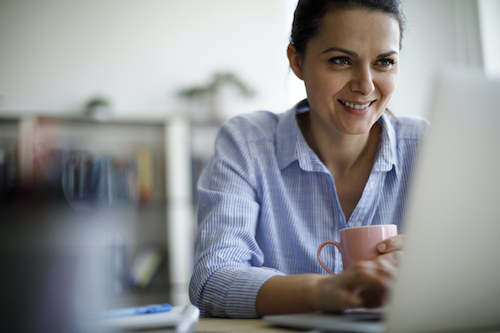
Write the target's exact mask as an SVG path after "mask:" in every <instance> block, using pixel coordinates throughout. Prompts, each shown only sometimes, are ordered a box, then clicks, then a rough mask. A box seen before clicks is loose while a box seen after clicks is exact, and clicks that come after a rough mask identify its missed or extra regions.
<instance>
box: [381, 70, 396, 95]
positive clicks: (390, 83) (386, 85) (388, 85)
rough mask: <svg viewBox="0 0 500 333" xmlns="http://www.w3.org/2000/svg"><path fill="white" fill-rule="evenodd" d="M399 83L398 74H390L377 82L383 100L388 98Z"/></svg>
mask: <svg viewBox="0 0 500 333" xmlns="http://www.w3.org/2000/svg"><path fill="white" fill-rule="evenodd" d="M398 82H399V75H398V73H392V74H390V75H387V76H384V77H383V78H381V80H380V81H379V85H378V86H379V89H380V92H381V94H382V95H383V97H384V98H390V97H391V96H392V94H393V93H394V91H395V90H396V88H397V86H398Z"/></svg>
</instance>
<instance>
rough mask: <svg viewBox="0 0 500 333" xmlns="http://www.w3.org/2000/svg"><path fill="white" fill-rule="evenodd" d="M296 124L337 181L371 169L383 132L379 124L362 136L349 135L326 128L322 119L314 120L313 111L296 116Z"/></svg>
mask: <svg viewBox="0 0 500 333" xmlns="http://www.w3.org/2000/svg"><path fill="white" fill-rule="evenodd" d="M297 123H298V125H299V128H300V129H301V131H302V134H303V136H304V138H305V140H306V142H307V144H308V145H309V146H310V147H311V149H312V150H313V151H314V152H315V153H316V155H318V157H319V158H320V160H321V161H322V162H323V163H324V164H325V166H326V167H327V168H328V170H330V172H331V173H332V175H333V176H334V179H336V178H337V177H344V176H346V175H349V174H352V173H353V172H354V173H357V172H359V171H360V169H363V170H366V169H367V168H368V167H369V169H370V170H371V166H372V165H373V161H374V159H375V154H376V153H377V148H378V142H379V137H380V131H381V128H380V125H378V123H375V124H374V125H373V127H372V128H371V129H370V131H369V132H367V133H363V134H348V133H342V132H340V131H338V130H336V129H332V128H327V127H326V126H324V125H323V124H322V123H321V122H320V121H319V119H312V117H311V112H306V113H302V114H300V115H297Z"/></svg>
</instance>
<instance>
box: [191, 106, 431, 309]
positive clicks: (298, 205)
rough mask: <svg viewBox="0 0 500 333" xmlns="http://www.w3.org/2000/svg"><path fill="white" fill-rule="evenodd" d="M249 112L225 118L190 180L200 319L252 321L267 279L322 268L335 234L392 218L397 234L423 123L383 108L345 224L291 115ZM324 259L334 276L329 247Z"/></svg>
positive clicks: (336, 257) (338, 262) (194, 297)
mask: <svg viewBox="0 0 500 333" xmlns="http://www.w3.org/2000/svg"><path fill="white" fill-rule="evenodd" d="M308 110H309V109H308V105H307V101H303V102H301V103H299V104H297V106H296V107H295V108H293V109H291V110H289V111H288V112H285V113H282V114H274V113H271V112H264V111H261V112H255V113H250V114H246V115H240V116H237V117H235V118H233V119H231V120H229V121H228V122H226V123H225V124H224V125H223V126H222V128H221V130H220V131H219V133H218V136H217V139H216V143H215V156H214V157H213V158H212V159H211V161H210V162H209V164H208V165H207V167H206V168H205V169H204V171H203V172H202V175H201V177H200V180H199V182H198V191H199V207H198V223H199V226H198V232H197V238H196V244H195V258H194V271H193V275H192V278H191V283H190V287H189V294H190V299H191V302H192V303H193V304H195V305H196V306H198V307H199V308H200V309H201V315H202V316H204V317H208V316H215V317H232V318H255V317H257V313H256V309H255V298H256V295H257V292H258V290H259V288H260V287H261V286H262V284H263V283H264V282H265V281H266V280H267V279H269V278H270V277H272V276H275V275H289V274H302V273H322V274H327V273H326V272H325V270H324V269H323V268H322V267H321V266H320V264H319V262H318V260H317V257H316V251H317V249H318V246H319V245H320V244H321V243H322V242H323V241H325V240H336V241H338V240H339V230H340V229H343V228H348V227H354V226H365V225H376V224H389V223H394V224H396V225H397V226H398V230H399V231H401V227H402V221H403V215H404V208H405V202H406V200H407V194H408V188H409V185H410V181H411V176H412V174H413V169H414V166H415V161H416V157H417V153H418V150H419V146H420V144H421V142H422V140H423V137H424V134H425V131H426V128H427V127H428V123H427V121H426V120H424V119H422V118H417V117H398V120H396V119H394V118H393V117H391V116H388V115H386V114H383V115H382V117H381V118H380V119H379V120H378V122H379V124H380V125H381V127H382V132H381V136H380V141H379V147H378V151H377V154H376V157H375V161H374V165H373V168H372V171H371V173H370V176H369V178H368V181H367V183H366V186H365V188H364V190H363V193H362V196H361V198H360V200H359V202H358V204H357V206H356V208H355V209H354V211H353V212H352V214H351V216H350V218H349V220H348V221H346V218H345V216H344V214H343V212H342V209H341V207H340V203H339V200H338V197H337V193H336V190H335V183H334V180H333V177H332V175H331V173H330V172H329V171H328V169H327V168H326V167H325V165H324V164H323V163H322V162H321V161H320V159H319V158H318V156H317V155H316V154H315V153H314V152H313V151H312V149H311V148H310V147H309V146H308V144H307V143H306V141H305V139H304V137H303V135H302V133H301V131H300V129H299V127H298V125H297V121H296V114H297V113H301V112H307V111H308ZM322 255H323V260H324V262H325V263H326V264H327V265H328V266H329V267H333V270H334V272H335V273H340V272H342V270H343V268H342V259H341V256H340V254H339V253H338V251H336V250H335V251H334V247H331V250H330V248H328V250H327V251H323V253H322Z"/></svg>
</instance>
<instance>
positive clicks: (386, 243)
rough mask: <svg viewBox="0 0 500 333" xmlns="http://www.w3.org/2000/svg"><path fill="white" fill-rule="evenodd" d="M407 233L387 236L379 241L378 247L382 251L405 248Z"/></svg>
mask: <svg viewBox="0 0 500 333" xmlns="http://www.w3.org/2000/svg"><path fill="white" fill-rule="evenodd" d="M406 238H407V237H406V235H397V236H394V237H391V238H387V239H385V240H383V241H382V242H380V243H378V245H377V249H378V251H379V252H380V253H388V252H392V251H398V250H401V249H402V248H403V245H404V243H405V240H406Z"/></svg>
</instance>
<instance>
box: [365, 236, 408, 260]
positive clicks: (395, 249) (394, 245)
mask: <svg viewBox="0 0 500 333" xmlns="http://www.w3.org/2000/svg"><path fill="white" fill-rule="evenodd" d="M405 240H406V235H397V236H395V237H391V238H387V239H385V240H384V241H382V242H380V243H379V244H378V245H377V249H378V251H379V252H380V255H379V256H377V257H375V258H373V259H372V260H374V261H381V260H383V261H387V262H389V263H391V264H392V265H394V266H398V265H399V262H400V260H401V257H402V255H403V252H402V249H403V245H404V242H405Z"/></svg>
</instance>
